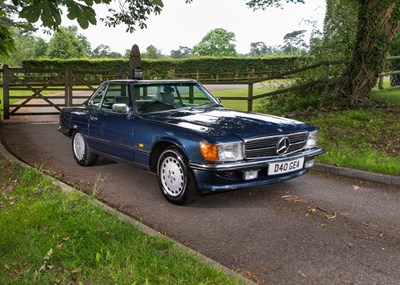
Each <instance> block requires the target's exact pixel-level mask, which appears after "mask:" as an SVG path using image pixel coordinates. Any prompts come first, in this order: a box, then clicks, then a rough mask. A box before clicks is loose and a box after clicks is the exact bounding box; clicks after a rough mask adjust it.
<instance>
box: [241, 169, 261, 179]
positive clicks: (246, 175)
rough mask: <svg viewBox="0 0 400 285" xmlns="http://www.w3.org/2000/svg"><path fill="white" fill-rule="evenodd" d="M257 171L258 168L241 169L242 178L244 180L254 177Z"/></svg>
mask: <svg viewBox="0 0 400 285" xmlns="http://www.w3.org/2000/svg"><path fill="white" fill-rule="evenodd" d="M258 171H259V170H258V169H255V170H247V171H243V179H244V180H251V179H256V178H257V177H258Z"/></svg>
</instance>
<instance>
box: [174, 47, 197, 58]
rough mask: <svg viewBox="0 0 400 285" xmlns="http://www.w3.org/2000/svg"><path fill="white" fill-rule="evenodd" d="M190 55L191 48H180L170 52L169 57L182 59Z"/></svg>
mask: <svg viewBox="0 0 400 285" xmlns="http://www.w3.org/2000/svg"><path fill="white" fill-rule="evenodd" d="M191 54H192V49H191V48H188V47H183V46H180V47H179V49H178V50H171V55H170V57H172V58H184V57H189V56H190V55H191Z"/></svg>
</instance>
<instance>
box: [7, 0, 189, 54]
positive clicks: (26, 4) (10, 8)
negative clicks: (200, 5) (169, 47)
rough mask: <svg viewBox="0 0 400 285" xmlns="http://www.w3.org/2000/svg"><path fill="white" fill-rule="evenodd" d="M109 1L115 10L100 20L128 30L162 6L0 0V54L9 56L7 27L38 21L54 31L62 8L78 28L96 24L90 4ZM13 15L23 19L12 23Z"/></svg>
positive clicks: (149, 1) (129, 1) (156, 2)
mask: <svg viewBox="0 0 400 285" xmlns="http://www.w3.org/2000/svg"><path fill="white" fill-rule="evenodd" d="M112 2H115V3H116V4H117V5H115V6H118V7H119V9H114V8H109V9H108V14H107V15H106V16H105V17H104V18H101V19H100V20H101V21H102V22H103V23H104V24H105V25H106V26H109V27H115V26H117V25H120V24H125V25H126V26H127V31H129V32H133V31H135V28H136V27H139V28H141V29H143V28H146V23H145V22H146V20H147V19H148V16H149V15H150V14H159V13H160V12H161V9H162V7H163V6H164V4H163V1H162V0H122V1H119V0H85V1H77V0H52V1H47V0H35V1H31V0H11V1H10V0H0V8H1V9H0V40H1V41H0V55H1V54H3V55H9V53H10V52H11V51H12V50H13V49H14V45H13V44H14V43H13V41H12V38H11V36H10V32H9V30H8V28H9V27H15V26H17V25H18V26H21V25H25V26H26V27H28V25H27V23H37V22H39V24H41V26H43V27H45V28H49V29H51V30H56V29H57V28H58V27H59V26H61V20H62V17H61V16H62V13H63V11H66V14H67V17H68V18H69V19H70V20H75V21H76V22H77V23H78V24H79V26H80V27H81V28H83V29H86V28H88V27H89V25H96V24H97V20H96V12H95V9H94V5H95V4H96V5H97V4H102V5H108V4H111V3H112ZM186 2H191V0H186ZM15 16H17V17H19V18H20V19H24V20H26V22H15V21H14V20H13V19H14V18H15ZM10 23H12V25H10ZM30 27H32V26H31V25H30Z"/></svg>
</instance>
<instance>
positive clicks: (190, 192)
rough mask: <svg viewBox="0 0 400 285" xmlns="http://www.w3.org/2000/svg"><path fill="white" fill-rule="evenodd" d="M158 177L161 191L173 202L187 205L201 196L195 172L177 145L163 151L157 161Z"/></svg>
mask: <svg viewBox="0 0 400 285" xmlns="http://www.w3.org/2000/svg"><path fill="white" fill-rule="evenodd" d="M157 179H158V184H159V186H160V190H161V193H162V194H163V195H164V197H165V198H166V199H167V200H168V201H169V202H171V203H173V204H176V205H186V204H189V203H192V202H194V201H195V200H196V199H197V198H198V197H199V196H200V194H199V190H198V188H197V184H196V181H195V179H194V175H193V172H192V170H191V169H190V168H189V167H188V164H187V160H186V158H185V156H184V155H183V154H181V152H180V150H179V149H178V148H177V147H174V146H173V147H169V148H166V149H165V150H164V151H162V152H161V155H160V157H159V158H158V163H157Z"/></svg>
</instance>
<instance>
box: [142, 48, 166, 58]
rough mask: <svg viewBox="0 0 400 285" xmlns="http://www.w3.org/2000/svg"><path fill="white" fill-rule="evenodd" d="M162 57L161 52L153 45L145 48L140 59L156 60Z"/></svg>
mask: <svg viewBox="0 0 400 285" xmlns="http://www.w3.org/2000/svg"><path fill="white" fill-rule="evenodd" d="M160 57H162V54H161V51H160V50H159V49H157V48H156V47H155V46H153V45H149V46H148V47H147V48H146V52H144V53H142V58H151V59H156V58H160Z"/></svg>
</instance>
